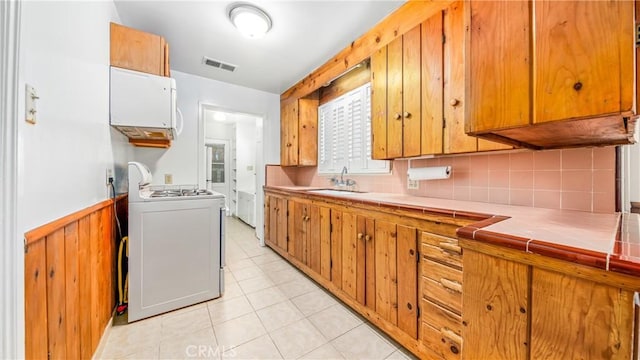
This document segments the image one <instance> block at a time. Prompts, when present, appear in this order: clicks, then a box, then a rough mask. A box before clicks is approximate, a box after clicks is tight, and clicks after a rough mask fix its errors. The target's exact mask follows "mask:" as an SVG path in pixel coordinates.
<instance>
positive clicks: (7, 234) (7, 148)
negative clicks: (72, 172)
mask: <svg viewBox="0 0 640 360" xmlns="http://www.w3.org/2000/svg"><path fill="white" fill-rule="evenodd" d="M21 5H22V2H20V1H3V2H1V3H0V33H1V34H3V36H0V48H2V49H3V52H4V54H3V56H1V57H0V161H1V162H2V167H0V234H1V235H0V264H1V265H0V268H1V270H0V293H1V295H0V313H1V314H2V318H3V321H2V322H1V323H0V334H2V336H1V337H0V358H2V359H13V358H23V357H24V328H25V324H24V250H23V249H22V243H23V241H24V240H23V239H22V238H21V237H19V236H18V226H17V224H18V215H17V214H18V196H17V193H18V139H19V138H18V125H19V123H18V122H19V119H20V112H21V108H22V107H21V106H20V105H19V104H20V101H19V100H20V98H21V93H20V28H21V19H22V8H21ZM22 101H24V100H22Z"/></svg>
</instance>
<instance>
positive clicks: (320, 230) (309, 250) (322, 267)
mask: <svg viewBox="0 0 640 360" xmlns="http://www.w3.org/2000/svg"><path fill="white" fill-rule="evenodd" d="M289 211H290V214H293V217H292V218H291V224H292V229H293V231H292V232H290V234H289V244H288V252H289V254H291V255H292V256H294V257H295V258H296V259H297V260H298V261H300V262H301V263H303V264H305V265H306V266H308V267H309V268H310V269H311V270H312V271H314V272H316V273H318V274H322V273H323V274H324V275H325V277H328V276H329V275H328V274H329V273H330V272H329V268H330V266H331V263H330V261H331V257H330V254H331V253H330V250H329V249H328V246H329V241H328V239H329V230H330V229H329V226H330V223H329V221H330V215H329V209H328V208H326V207H320V206H317V205H310V204H305V203H300V202H295V201H291V202H289ZM323 255H324V256H323Z"/></svg>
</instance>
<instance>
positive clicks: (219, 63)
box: [202, 56, 237, 72]
mask: <svg viewBox="0 0 640 360" xmlns="http://www.w3.org/2000/svg"><path fill="white" fill-rule="evenodd" d="M202 63H203V64H205V65H209V66H213V67H214V68H218V69H222V70H227V71H231V72H233V71H235V69H236V67H237V66H236V65H231V64H226V63H223V62H222V61H220V60H216V59H211V58H208V57H206V56H205V57H203V58H202Z"/></svg>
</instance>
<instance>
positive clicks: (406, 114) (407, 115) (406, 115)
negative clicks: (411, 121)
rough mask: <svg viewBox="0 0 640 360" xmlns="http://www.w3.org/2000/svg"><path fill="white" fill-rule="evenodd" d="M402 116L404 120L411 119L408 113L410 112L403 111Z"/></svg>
mask: <svg viewBox="0 0 640 360" xmlns="http://www.w3.org/2000/svg"><path fill="white" fill-rule="evenodd" d="M403 115H404V118H405V119H408V118H410V117H411V113H410V112H408V111H405V112H404V114H403Z"/></svg>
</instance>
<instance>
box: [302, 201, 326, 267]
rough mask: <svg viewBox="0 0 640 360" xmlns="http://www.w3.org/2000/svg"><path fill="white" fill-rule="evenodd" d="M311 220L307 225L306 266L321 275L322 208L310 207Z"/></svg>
mask: <svg viewBox="0 0 640 360" xmlns="http://www.w3.org/2000/svg"><path fill="white" fill-rule="evenodd" d="M308 209H309V215H308V216H309V218H308V219H307V224H306V234H305V235H306V243H307V251H306V253H307V256H306V259H305V264H307V266H309V268H311V270H313V271H314V272H316V273H317V274H320V267H321V265H320V262H321V246H322V217H321V215H320V213H321V209H323V208H321V207H319V206H316V205H308Z"/></svg>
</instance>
